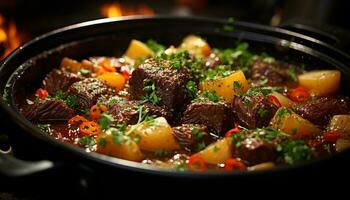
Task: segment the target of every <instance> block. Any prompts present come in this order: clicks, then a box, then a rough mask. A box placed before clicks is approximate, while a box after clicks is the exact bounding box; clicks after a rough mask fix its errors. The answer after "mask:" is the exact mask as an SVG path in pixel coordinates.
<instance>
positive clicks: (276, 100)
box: [269, 95, 282, 107]
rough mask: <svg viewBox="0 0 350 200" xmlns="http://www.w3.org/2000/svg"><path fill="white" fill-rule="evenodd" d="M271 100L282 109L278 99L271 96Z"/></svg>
mask: <svg viewBox="0 0 350 200" xmlns="http://www.w3.org/2000/svg"><path fill="white" fill-rule="evenodd" d="M269 100H270V101H271V102H272V103H273V104H275V105H276V106H277V107H282V104H281V102H280V101H279V100H278V99H277V97H275V96H273V95H269Z"/></svg>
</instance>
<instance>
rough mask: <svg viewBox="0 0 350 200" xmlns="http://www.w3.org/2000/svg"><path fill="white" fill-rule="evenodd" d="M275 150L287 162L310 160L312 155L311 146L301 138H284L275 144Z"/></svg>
mask: <svg viewBox="0 0 350 200" xmlns="http://www.w3.org/2000/svg"><path fill="white" fill-rule="evenodd" d="M277 151H278V152H279V153H280V154H281V159H282V160H283V161H284V162H285V163H287V164H294V163H297V162H299V161H305V160H310V159H311V158H312V157H313V156H312V151H311V148H310V147H309V146H307V145H306V144H305V142H304V141H303V140H286V141H284V142H282V143H281V144H278V145H277Z"/></svg>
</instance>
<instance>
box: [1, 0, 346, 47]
mask: <svg viewBox="0 0 350 200" xmlns="http://www.w3.org/2000/svg"><path fill="white" fill-rule="evenodd" d="M347 2H348V1H346V0H337V1H334V0H247V1H242V0H230V1H227V0H168V1H166V0H118V1H111V0H109V1H107V0H84V1H72V0H60V1H49V0H29V1H28V0H0V14H1V15H2V16H4V17H5V19H6V20H7V22H6V23H8V22H9V21H13V22H14V23H15V24H16V25H17V28H18V32H19V34H20V35H21V43H23V42H25V41H28V40H29V39H31V38H33V37H35V36H38V35H40V34H43V33H45V32H48V31H50V30H53V29H56V28H60V27H63V26H67V25H70V24H74V23H78V22H82V21H87V20H93V19H99V18H103V17H105V16H103V14H102V13H101V7H102V6H103V5H105V4H111V3H118V4H119V6H120V7H121V9H122V10H123V12H122V13H121V14H122V15H134V14H145V13H143V12H144V11H142V7H145V6H146V7H147V9H150V10H152V11H153V13H154V14H171V15H181V16H190V15H199V16H208V17H216V18H228V17H234V18H235V19H236V20H243V21H249V22H255V23H261V24H266V25H272V26H283V27H288V28H291V29H293V30H297V31H300V32H303V33H310V30H315V29H313V28H316V29H317V32H318V34H321V37H322V38H324V36H328V37H330V38H331V40H335V37H336V38H339V40H341V41H345V40H348V34H347V31H350V23H348V22H349V19H350V17H349V15H348V13H347V12H348V11H349V10H350V4H349V3H347ZM146 14H149V13H146ZM0 24H1V23H0ZM299 24H303V25H306V26H303V28H302V30H300V27H299V28H295V26H297V27H298V25H299ZM0 28H1V26H0ZM305 29H306V30H305ZM311 35H312V36H315V35H313V33H311ZM327 39H329V38H326V40H327ZM327 41H329V40H327ZM0 43H1V41H0ZM338 43H339V42H338ZM0 45H1V44H0ZM341 46H345V45H344V44H343V45H341ZM346 50H348V49H346Z"/></svg>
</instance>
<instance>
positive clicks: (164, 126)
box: [133, 117, 180, 152]
mask: <svg viewBox="0 0 350 200" xmlns="http://www.w3.org/2000/svg"><path fill="white" fill-rule="evenodd" d="M136 126H137V128H136V130H135V131H134V132H133V134H136V135H138V136H140V138H141V140H140V143H139V146H140V148H141V149H142V150H147V151H152V152H153V151H157V150H160V149H162V150H167V151H173V150H177V149H179V148H180V147H179V145H178V143H177V142H176V140H175V138H174V136H173V130H172V129H171V127H170V125H169V124H168V122H167V121H166V119H165V118H164V117H158V118H156V119H155V120H154V122H151V123H149V122H143V123H142V124H140V125H136Z"/></svg>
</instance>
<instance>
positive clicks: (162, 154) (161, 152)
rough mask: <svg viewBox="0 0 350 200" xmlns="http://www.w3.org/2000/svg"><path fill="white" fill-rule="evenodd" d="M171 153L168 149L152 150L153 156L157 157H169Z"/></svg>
mask: <svg viewBox="0 0 350 200" xmlns="http://www.w3.org/2000/svg"><path fill="white" fill-rule="evenodd" d="M170 155H171V152H170V151H167V150H164V149H159V150H156V151H155V152H154V156H155V157H157V158H163V157H169V156H170Z"/></svg>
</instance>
